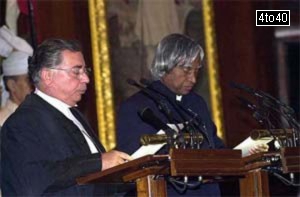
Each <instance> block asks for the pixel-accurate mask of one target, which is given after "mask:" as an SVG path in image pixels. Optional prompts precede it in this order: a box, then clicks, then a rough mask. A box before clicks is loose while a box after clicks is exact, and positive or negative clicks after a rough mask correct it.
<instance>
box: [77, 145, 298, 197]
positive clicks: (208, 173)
mask: <svg viewBox="0 0 300 197" xmlns="http://www.w3.org/2000/svg"><path fill="white" fill-rule="evenodd" d="M298 150H299V149H298ZM295 153H297V150H293V151H290V150H288V151H287V150H286V151H282V152H272V153H259V154H255V155H252V156H249V157H246V158H242V157H241V151H240V150H194V149H171V150H170V153H169V155H147V156H144V157H141V158H138V159H135V160H133V161H130V162H127V163H124V164H122V165H119V166H115V167H113V168H110V169H107V170H104V171H101V172H95V173H92V174H89V175H87V176H84V177H79V178H77V183H78V184H88V183H96V182H101V183H123V182H135V183H136V190H137V195H138V196H140V197H141V196H167V189H166V181H165V180H164V176H165V175H170V176H175V177H176V176H196V177H199V176H201V177H202V178H203V181H204V182H205V181H226V179H227V178H230V179H232V178H236V179H240V190H241V196H249V195H248V194H254V196H268V195H269V193H268V191H267V190H268V189H269V188H268V184H267V182H268V180H267V176H266V174H265V173H264V172H263V171H261V168H262V167H264V166H268V165H271V164H272V161H270V160H268V159H265V158H277V157H278V158H279V159H280V158H281V157H284V156H285V155H289V156H290V155H294V154H295ZM284 154H285V155H284ZM293 157H294V156H293ZM296 157H297V156H296ZM298 158H299V153H298ZM295 160H296V159H292V162H291V159H286V163H287V166H286V169H293V170H295V171H297V170H299V169H295V165H297V164H295V162H296V161H295ZM293 166H294V167H293ZM251 196H253V195H251Z"/></svg>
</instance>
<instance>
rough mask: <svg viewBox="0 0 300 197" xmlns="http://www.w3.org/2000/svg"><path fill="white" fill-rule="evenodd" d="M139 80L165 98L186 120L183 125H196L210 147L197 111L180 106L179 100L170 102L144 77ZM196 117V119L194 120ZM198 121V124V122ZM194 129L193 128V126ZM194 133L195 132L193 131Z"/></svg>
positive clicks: (203, 124)
mask: <svg viewBox="0 0 300 197" xmlns="http://www.w3.org/2000/svg"><path fill="white" fill-rule="evenodd" d="M140 82H141V83H142V84H144V85H146V86H147V88H149V90H151V91H153V92H155V93H156V94H159V95H160V96H162V97H164V98H166V99H167V100H168V101H169V103H170V104H171V105H172V106H173V107H174V109H175V110H176V112H177V113H178V115H179V116H180V117H181V118H182V119H183V120H184V121H185V122H187V124H186V123H185V127H192V128H194V127H195V126H196V128H198V129H200V131H201V132H202V133H203V135H204V136H205V138H206V139H207V142H208V145H209V147H212V143H211V141H210V139H209V137H208V134H207V132H206V126H205V123H204V122H203V121H202V119H201V118H200V117H199V116H198V114H197V113H195V112H193V111H192V110H191V109H186V108H185V107H183V106H182V104H181V103H180V102H179V101H176V102H172V101H171V100H170V99H169V98H168V96H167V95H165V94H164V93H162V92H160V91H158V90H156V89H154V88H152V87H151V86H150V85H151V81H149V80H147V79H145V78H141V79H140ZM182 111H183V112H184V113H185V114H186V115H188V116H189V118H190V119H189V120H188V121H187V119H186V115H184V114H183V113H182ZM196 119H197V121H196ZM199 123H200V124H199ZM194 129H195V128H194ZM193 133H195V132H193Z"/></svg>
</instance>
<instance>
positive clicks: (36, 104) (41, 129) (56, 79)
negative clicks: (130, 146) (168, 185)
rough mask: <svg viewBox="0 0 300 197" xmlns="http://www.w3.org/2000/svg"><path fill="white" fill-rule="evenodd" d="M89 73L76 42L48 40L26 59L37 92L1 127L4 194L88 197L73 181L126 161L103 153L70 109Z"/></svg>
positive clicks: (88, 189) (91, 188)
mask: <svg viewBox="0 0 300 197" xmlns="http://www.w3.org/2000/svg"><path fill="white" fill-rule="evenodd" d="M88 71H89V68H87V67H86V65H85V61H84V58H83V55H82V52H81V49H80V46H79V45H78V43H77V42H74V41H67V40H61V39H49V40H46V41H45V42H43V43H42V44H41V45H40V46H39V47H38V48H37V50H36V51H35V53H34V54H33V56H32V58H30V59H29V75H30V77H31V79H32V81H33V83H34V84H35V87H36V89H35V92H34V93H32V94H31V95H29V96H27V97H26V99H25V101H24V102H23V103H22V104H21V105H20V106H19V108H18V109H17V110H16V112H15V113H14V114H13V115H12V116H10V118H8V120H7V121H6V122H5V123H4V125H3V128H2V131H1V134H2V139H1V142H2V144H1V145H2V146H1V153H2V160H1V167H2V172H3V174H2V177H1V178H2V192H3V194H4V195H5V196H6V195H18V196H40V195H51V196H92V195H95V193H94V189H95V188H94V185H82V186H81V185H77V184H76V178H77V177H79V176H82V175H86V174H88V173H91V172H95V171H100V170H105V169H107V168H110V167H113V166H115V165H118V164H121V163H123V162H124V161H125V160H130V159H131V158H130V156H128V155H127V154H126V153H123V152H119V151H110V152H106V151H105V149H104V147H103V146H102V145H101V143H100V142H99V141H98V140H97V137H96V135H95V133H94V132H93V131H92V129H91V128H90V126H89V124H88V123H87V121H86V120H85V119H84V117H83V116H82V114H81V113H80V112H79V111H78V110H77V109H74V107H76V104H77V102H79V101H80V99H81V97H82V95H83V94H84V93H85V91H86V89H87V84H88V83H89V77H88V75H87V74H88Z"/></svg>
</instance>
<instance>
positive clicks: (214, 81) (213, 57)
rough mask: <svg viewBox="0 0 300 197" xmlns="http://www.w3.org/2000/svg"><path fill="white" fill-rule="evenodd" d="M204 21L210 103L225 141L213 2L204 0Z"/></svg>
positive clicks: (218, 128) (218, 130) (219, 132)
mask: <svg viewBox="0 0 300 197" xmlns="http://www.w3.org/2000/svg"><path fill="white" fill-rule="evenodd" d="M202 7H203V19H204V34H205V46H206V48H205V50H206V51H205V54H206V57H207V64H208V83H209V92H210V103H211V110H212V118H213V120H214V122H215V124H216V126H217V132H218V133H217V134H218V136H219V137H220V138H222V139H223V141H225V132H224V126H223V107H222V100H221V99H222V96H221V88H220V83H219V72H218V70H219V65H218V53H217V45H216V33H215V27H214V11H213V1H212V0H203V1H202Z"/></svg>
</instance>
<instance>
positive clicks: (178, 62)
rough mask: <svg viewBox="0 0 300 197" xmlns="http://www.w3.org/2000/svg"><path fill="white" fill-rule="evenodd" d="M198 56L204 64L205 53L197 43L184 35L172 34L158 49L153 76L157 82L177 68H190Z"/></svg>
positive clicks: (152, 68) (152, 70)
mask: <svg viewBox="0 0 300 197" xmlns="http://www.w3.org/2000/svg"><path fill="white" fill-rule="evenodd" d="M198 55H199V56H200V61H201V62H202V60H203V57H204V52H203V49H202V47H201V46H200V45H199V44H198V43H197V42H195V41H194V40H192V39H191V38H189V37H187V36H185V35H182V34H170V35H168V36H166V37H165V38H163V39H162V40H161V41H160V43H159V44H158V46H157V48H156V53H155V57H154V60H153V62H152V65H151V73H152V76H153V78H154V79H155V80H157V79H161V77H163V76H164V75H165V74H166V73H168V72H169V71H170V70H171V69H172V68H174V67H175V66H183V67H190V66H192V62H193V61H194V60H195V59H196V57H197V56H198Z"/></svg>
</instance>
